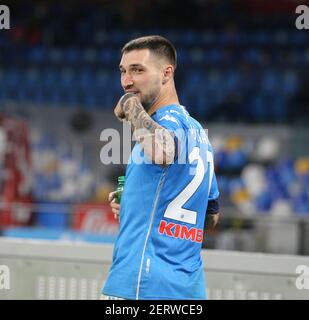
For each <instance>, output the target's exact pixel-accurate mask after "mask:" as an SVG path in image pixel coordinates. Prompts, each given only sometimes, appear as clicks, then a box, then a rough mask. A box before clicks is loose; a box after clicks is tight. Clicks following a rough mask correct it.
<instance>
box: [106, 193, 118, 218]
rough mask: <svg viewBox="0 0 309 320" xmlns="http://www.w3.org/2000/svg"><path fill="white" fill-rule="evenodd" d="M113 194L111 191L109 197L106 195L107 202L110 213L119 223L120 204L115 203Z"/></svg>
mask: <svg viewBox="0 0 309 320" xmlns="http://www.w3.org/2000/svg"><path fill="white" fill-rule="evenodd" d="M115 194H116V192H115V191H113V192H111V193H110V194H109V195H108V201H109V204H110V206H111V208H112V211H113V213H114V218H115V219H116V220H118V221H120V216H119V214H120V204H119V203H116V198H115Z"/></svg>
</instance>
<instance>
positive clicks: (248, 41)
mask: <svg viewBox="0 0 309 320" xmlns="http://www.w3.org/2000/svg"><path fill="white" fill-rule="evenodd" d="M306 2H307V1H296V0H280V1H263V0H230V1H224V0H195V1H190V3H189V2H178V1H174V0H147V1H146V0H144V1H120V0H118V1H103V0H102V1H99V0H97V1H95V0H89V1H81V0H75V1H66V2H65V3H63V2H60V1H48V0H45V1H27V2H24V1H23V2H21V1H2V4H6V5H8V6H9V8H10V13H11V21H10V22H11V29H10V30H0V83H1V86H0V168H1V175H0V179H1V180H0V187H1V199H0V233H1V235H2V237H17V238H31V239H34V238H36V239H59V240H78V241H86V242H96V243H98V242H99V243H106V242H108V243H112V242H113V241H114V239H115V235H116V233H117V228H118V227H117V223H116V222H115V221H114V219H113V215H112V213H111V212H110V210H109V207H108V205H107V202H106V201H107V195H108V193H109V192H110V191H111V190H114V189H115V187H116V183H117V177H118V175H122V174H123V173H124V170H125V167H124V166H122V165H103V164H102V163H100V158H99V154H100V149H101V148H102V146H103V143H102V142H101V141H100V132H101V131H102V130H103V129H105V128H116V129H120V128H121V127H120V124H119V123H118V122H117V120H115V119H114V117H113V108H114V105H115V103H116V102H117V101H118V99H119V97H120V96H121V94H122V90H121V87H120V81H119V80H120V79H119V72H118V63H119V58H120V49H121V47H122V45H123V44H124V43H125V42H126V41H128V40H130V39H132V38H134V37H138V36H142V35H147V34H160V35H163V36H166V37H167V38H168V39H170V40H171V41H172V42H173V43H174V44H175V46H176V48H177V50H178V68H177V71H176V87H177V90H178V94H179V97H180V101H181V103H182V104H183V105H184V106H186V107H187V109H188V110H189V112H190V113H191V114H192V115H193V116H194V117H196V118H197V119H198V120H199V121H201V122H202V124H203V126H204V127H205V128H207V129H208V130H209V136H210V139H211V142H212V144H213V147H214V150H215V165H216V173H217V177H218V183H219V187H220V190H221V208H222V210H221V211H222V218H221V221H220V224H219V226H218V228H217V229H216V230H215V231H209V232H207V233H206V237H205V243H204V247H206V248H210V249H221V250H238V251H248V252H264V253H274V254H277V253H281V254H293V255H308V254H309V147H308V141H309V126H308V124H309V94H308V84H309V74H308V67H309V31H308V30H298V29H296V27H295V19H296V17H297V16H296V14H295V8H296V6H297V5H299V4H306ZM308 5H309V3H308Z"/></svg>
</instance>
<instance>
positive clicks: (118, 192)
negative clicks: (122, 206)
mask: <svg viewBox="0 0 309 320" xmlns="http://www.w3.org/2000/svg"><path fill="white" fill-rule="evenodd" d="M125 181H126V177H125V176H120V177H118V186H117V189H116V193H115V199H116V203H120V202H121V195H122V192H123V189H124V184H125Z"/></svg>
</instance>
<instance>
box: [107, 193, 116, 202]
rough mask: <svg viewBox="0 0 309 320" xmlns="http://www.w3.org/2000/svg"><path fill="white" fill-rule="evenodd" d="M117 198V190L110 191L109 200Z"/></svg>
mask: <svg viewBox="0 0 309 320" xmlns="http://www.w3.org/2000/svg"><path fill="white" fill-rule="evenodd" d="M114 198H115V191H113V192H110V193H109V195H108V201H109V202H110V201H112V200H113V199H114Z"/></svg>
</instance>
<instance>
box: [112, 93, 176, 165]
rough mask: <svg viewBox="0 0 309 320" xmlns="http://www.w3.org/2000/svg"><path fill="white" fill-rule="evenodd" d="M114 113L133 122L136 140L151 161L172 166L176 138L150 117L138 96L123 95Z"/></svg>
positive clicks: (119, 117) (121, 118) (120, 118)
mask: <svg viewBox="0 0 309 320" xmlns="http://www.w3.org/2000/svg"><path fill="white" fill-rule="evenodd" d="M114 113H115V115H116V117H117V118H118V119H119V120H121V121H122V120H124V119H125V120H127V121H130V122H131V125H132V127H133V131H134V135H135V138H136V140H137V141H138V142H139V143H140V144H141V147H142V148H143V150H144V152H145V154H146V155H147V156H148V157H149V158H150V159H151V160H153V161H154V162H155V163H156V164H160V165H167V164H171V163H172V162H173V161H174V159H175V150H176V148H175V141H174V137H173V136H172V134H171V133H170V132H169V131H168V130H167V129H165V128H163V127H162V126H160V125H159V124H158V123H157V122H155V121H154V120H153V119H152V118H151V117H150V116H149V114H148V113H147V112H146V111H145V109H144V108H143V106H142V104H141V102H140V100H139V98H138V96H137V95H135V94H134V93H126V94H125V95H123V96H122V97H121V99H120V100H119V102H118V104H117V106H116V108H115V110H114Z"/></svg>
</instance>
